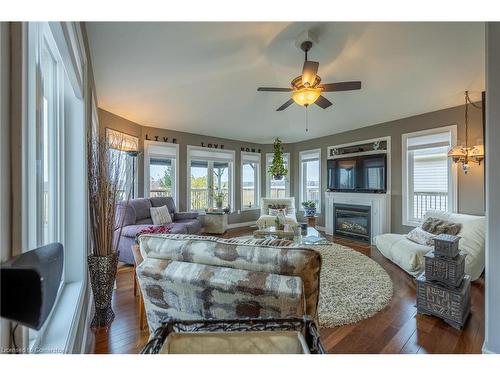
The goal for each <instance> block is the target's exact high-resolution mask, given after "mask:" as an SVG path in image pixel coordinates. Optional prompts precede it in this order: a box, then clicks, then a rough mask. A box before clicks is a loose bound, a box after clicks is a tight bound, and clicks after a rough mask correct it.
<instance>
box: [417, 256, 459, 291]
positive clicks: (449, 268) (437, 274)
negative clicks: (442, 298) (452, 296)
mask: <svg viewBox="0 0 500 375" xmlns="http://www.w3.org/2000/svg"><path fill="white" fill-rule="evenodd" d="M465 257H466V254H458V255H457V256H456V257H455V258H445V257H437V256H434V252H433V251H429V252H428V253H427V254H425V277H426V279H427V280H429V281H438V282H441V283H444V284H446V285H449V286H451V287H454V288H457V287H458V286H459V285H460V283H461V282H462V279H463V278H464V275H465Z"/></svg>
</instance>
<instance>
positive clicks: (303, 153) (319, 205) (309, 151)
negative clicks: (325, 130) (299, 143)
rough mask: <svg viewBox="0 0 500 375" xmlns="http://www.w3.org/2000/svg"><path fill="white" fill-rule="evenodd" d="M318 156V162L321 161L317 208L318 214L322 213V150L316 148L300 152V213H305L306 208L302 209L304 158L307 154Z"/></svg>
mask: <svg viewBox="0 0 500 375" xmlns="http://www.w3.org/2000/svg"><path fill="white" fill-rule="evenodd" d="M314 153H316V154H318V161H319V201H318V205H317V206H316V212H317V213H321V202H322V200H321V195H322V189H321V186H322V185H321V149H320V148H316V149H313V150H304V151H300V152H299V184H300V185H299V197H300V202H299V205H300V208H299V210H300V211H305V210H304V207H302V202H304V172H303V168H302V156H303V155H307V154H314Z"/></svg>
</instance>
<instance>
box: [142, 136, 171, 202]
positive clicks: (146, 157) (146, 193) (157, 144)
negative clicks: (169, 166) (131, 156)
mask: <svg viewBox="0 0 500 375" xmlns="http://www.w3.org/2000/svg"><path fill="white" fill-rule="evenodd" d="M151 146H155V147H164V148H169V149H175V156H174V157H172V156H167V155H165V154H164V155H161V154H157V153H151V152H150V147H151ZM151 157H153V158H155V157H156V158H158V159H161V158H163V159H175V160H174V163H175V170H174V179H175V181H174V194H173V198H174V202H175V207H177V209H179V144H177V143H166V142H158V141H149V140H146V141H144V196H145V197H149V194H150V183H151V181H150V180H149V178H150V175H149V168H150V160H151Z"/></svg>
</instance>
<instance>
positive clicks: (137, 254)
mask: <svg viewBox="0 0 500 375" xmlns="http://www.w3.org/2000/svg"><path fill="white" fill-rule="evenodd" d="M132 254H134V296H138V297H139V328H140V329H141V330H143V329H145V328H147V327H148V322H147V319H146V311H145V310H144V299H143V298H142V292H141V288H140V286H139V282H138V281H137V272H136V268H137V266H138V265H139V264H141V263H142V261H143V260H144V259H143V258H142V255H141V250H140V249H139V245H134V246H132Z"/></svg>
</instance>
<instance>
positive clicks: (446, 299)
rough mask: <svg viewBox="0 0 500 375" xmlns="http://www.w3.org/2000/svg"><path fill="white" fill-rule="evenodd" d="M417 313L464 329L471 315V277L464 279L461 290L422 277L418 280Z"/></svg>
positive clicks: (467, 276)
mask: <svg viewBox="0 0 500 375" xmlns="http://www.w3.org/2000/svg"><path fill="white" fill-rule="evenodd" d="M417 312H418V313H419V314H426V315H434V316H437V317H439V318H442V319H443V320H444V321H445V322H446V323H448V324H449V325H451V326H452V327H454V328H457V329H462V327H463V326H464V325H465V322H466V321H467V318H468V316H469V313H470V276H469V275H466V276H465V277H464V279H463V281H462V283H461V284H460V286H459V288H449V287H446V286H444V285H441V284H439V283H436V282H432V281H428V280H426V278H425V276H424V275H421V276H420V277H419V278H418V279H417Z"/></svg>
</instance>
